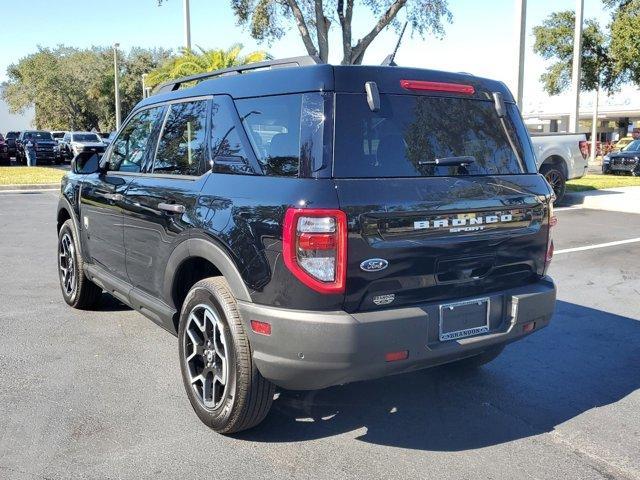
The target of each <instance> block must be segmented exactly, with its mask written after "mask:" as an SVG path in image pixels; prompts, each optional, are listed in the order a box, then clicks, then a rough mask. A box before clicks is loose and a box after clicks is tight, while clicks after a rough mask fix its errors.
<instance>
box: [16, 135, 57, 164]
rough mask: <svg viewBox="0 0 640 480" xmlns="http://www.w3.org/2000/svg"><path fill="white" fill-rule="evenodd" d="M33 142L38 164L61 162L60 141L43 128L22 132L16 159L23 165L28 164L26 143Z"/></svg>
mask: <svg viewBox="0 0 640 480" xmlns="http://www.w3.org/2000/svg"><path fill="white" fill-rule="evenodd" d="M29 141H30V142H31V143H33V148H34V149H35V152H36V165H41V164H43V163H48V164H49V165H53V164H54V163H55V164H59V163H60V160H59V158H58V142H57V141H56V140H54V138H53V137H52V136H51V133H49V132H44V131H41V130H25V131H24V132H21V133H20V136H19V137H18V139H17V140H16V161H17V162H18V163H21V164H23V165H26V164H27V154H26V152H25V148H26V144H27V143H28V142H29Z"/></svg>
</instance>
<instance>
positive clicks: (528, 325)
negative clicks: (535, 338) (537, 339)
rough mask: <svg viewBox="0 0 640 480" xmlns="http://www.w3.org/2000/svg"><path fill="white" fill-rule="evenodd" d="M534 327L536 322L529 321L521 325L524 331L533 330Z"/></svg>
mask: <svg viewBox="0 0 640 480" xmlns="http://www.w3.org/2000/svg"><path fill="white" fill-rule="evenodd" d="M535 328H536V322H529V323H525V324H524V325H523V326H522V331H523V332H524V333H528V332H533V330H534V329H535Z"/></svg>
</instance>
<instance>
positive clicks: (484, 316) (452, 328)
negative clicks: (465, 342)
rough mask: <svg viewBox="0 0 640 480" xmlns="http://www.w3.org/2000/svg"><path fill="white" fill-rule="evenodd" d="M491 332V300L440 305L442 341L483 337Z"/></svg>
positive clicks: (478, 299) (479, 299)
mask: <svg viewBox="0 0 640 480" xmlns="http://www.w3.org/2000/svg"><path fill="white" fill-rule="evenodd" d="M488 331H489V299H488V298H477V299H475V300H466V301H464V302H456V303H447V304H445V305H440V341H441V342H444V341H447V340H457V339H459V338H465V337H472V336H474V335H482V334H483V333H487V332H488Z"/></svg>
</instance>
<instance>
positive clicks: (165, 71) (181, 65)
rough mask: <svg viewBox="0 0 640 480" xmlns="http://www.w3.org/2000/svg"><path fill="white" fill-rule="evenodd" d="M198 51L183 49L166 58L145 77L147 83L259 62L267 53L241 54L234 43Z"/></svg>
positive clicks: (151, 83)
mask: <svg viewBox="0 0 640 480" xmlns="http://www.w3.org/2000/svg"><path fill="white" fill-rule="evenodd" d="M198 50H199V52H194V51H193V50H186V49H183V50H182V52H181V54H180V55H179V56H177V57H171V58H169V59H167V60H166V61H165V62H164V63H163V64H162V65H161V66H160V67H158V68H156V69H154V70H152V71H151V72H150V73H149V77H148V78H147V84H148V85H149V86H150V87H155V86H156V85H159V84H161V83H163V82H166V81H168V80H173V79H176V78H180V77H186V76H188V75H194V74H196V73H204V72H213V71H214V70H220V69H222V68H229V67H233V66H237V65H244V64H246V63H253V62H260V61H262V60H265V59H266V58H267V57H268V55H267V54H266V53H265V52H262V51H258V52H252V53H249V54H247V55H241V52H242V45H240V44H236V45H233V46H232V47H231V48H229V49H227V50H224V49H212V50H204V49H202V48H199V49H198Z"/></svg>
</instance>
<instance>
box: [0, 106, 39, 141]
mask: <svg viewBox="0 0 640 480" xmlns="http://www.w3.org/2000/svg"><path fill="white" fill-rule="evenodd" d="M35 116H36V113H35V110H34V109H33V108H30V109H28V110H27V111H25V112H24V113H23V114H22V115H14V114H12V113H9V107H8V106H7V104H6V103H5V102H4V101H3V100H2V99H1V98H0V133H2V134H3V135H4V134H5V133H7V132H9V131H21V130H26V129H28V128H33V126H34V120H35Z"/></svg>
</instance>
